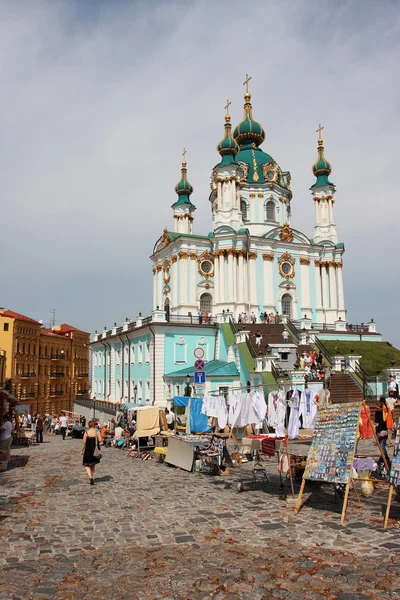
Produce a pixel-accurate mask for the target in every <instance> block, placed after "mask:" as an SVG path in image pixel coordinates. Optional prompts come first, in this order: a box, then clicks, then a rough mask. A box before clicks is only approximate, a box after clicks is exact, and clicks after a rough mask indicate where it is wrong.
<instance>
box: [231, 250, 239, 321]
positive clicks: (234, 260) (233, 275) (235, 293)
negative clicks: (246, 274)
mask: <svg viewBox="0 0 400 600" xmlns="http://www.w3.org/2000/svg"><path fill="white" fill-rule="evenodd" d="M234 252H235V253H234V255H233V256H232V259H233V269H232V277H233V298H232V302H233V304H234V306H233V307H232V310H233V311H234V310H235V307H236V305H237V302H238V289H237V266H238V262H237V252H236V250H235V251H234Z"/></svg>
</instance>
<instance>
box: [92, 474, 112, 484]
mask: <svg viewBox="0 0 400 600" xmlns="http://www.w3.org/2000/svg"><path fill="white" fill-rule="evenodd" d="M112 480H113V477H111V475H103V477H96V478H95V482H96V483H98V482H99V481H112Z"/></svg>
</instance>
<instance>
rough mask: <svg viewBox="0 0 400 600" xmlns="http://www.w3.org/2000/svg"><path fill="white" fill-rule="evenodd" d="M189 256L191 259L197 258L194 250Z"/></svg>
mask: <svg viewBox="0 0 400 600" xmlns="http://www.w3.org/2000/svg"><path fill="white" fill-rule="evenodd" d="M189 257H190V258H191V260H196V258H197V254H196V252H191V253H190V254H189Z"/></svg>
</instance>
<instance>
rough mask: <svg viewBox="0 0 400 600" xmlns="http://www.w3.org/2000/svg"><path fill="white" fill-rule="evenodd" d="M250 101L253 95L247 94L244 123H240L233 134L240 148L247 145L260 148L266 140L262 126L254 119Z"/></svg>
mask: <svg viewBox="0 0 400 600" xmlns="http://www.w3.org/2000/svg"><path fill="white" fill-rule="evenodd" d="M250 100H251V94H250V93H249V92H246V93H245V95H244V107H243V108H244V117H243V121H241V122H240V123H239V125H238V126H237V127H236V128H235V131H234V132H233V136H234V138H235V140H236V141H237V143H238V144H239V145H240V146H241V145H243V144H246V143H247V144H248V143H254V144H255V145H256V146H259V145H260V144H262V143H263V141H264V140H265V131H264V129H263V127H262V125H260V123H258V122H257V121H255V120H254V119H253V112H252V106H251V102H250Z"/></svg>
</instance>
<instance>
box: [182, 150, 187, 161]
mask: <svg viewBox="0 0 400 600" xmlns="http://www.w3.org/2000/svg"><path fill="white" fill-rule="evenodd" d="M186 153H187V150H186V148H184V149H183V152H182V156H183V162H186Z"/></svg>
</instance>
